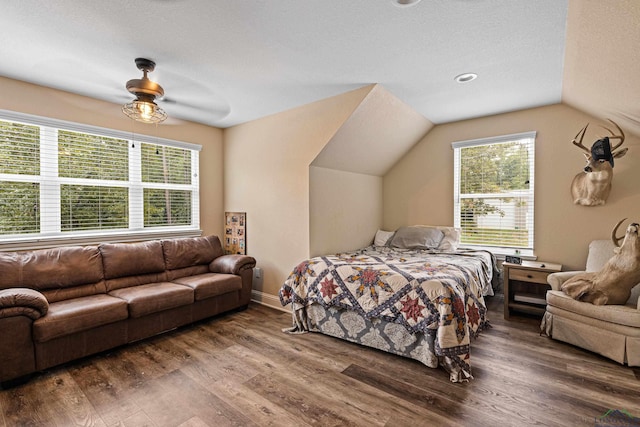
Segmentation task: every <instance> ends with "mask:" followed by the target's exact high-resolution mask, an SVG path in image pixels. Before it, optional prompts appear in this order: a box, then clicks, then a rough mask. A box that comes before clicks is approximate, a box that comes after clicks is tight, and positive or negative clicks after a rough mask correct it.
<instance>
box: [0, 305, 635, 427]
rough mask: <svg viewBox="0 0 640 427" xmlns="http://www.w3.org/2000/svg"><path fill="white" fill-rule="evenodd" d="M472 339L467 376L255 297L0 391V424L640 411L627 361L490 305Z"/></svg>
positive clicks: (570, 419) (387, 420)
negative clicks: (305, 328)
mask: <svg viewBox="0 0 640 427" xmlns="http://www.w3.org/2000/svg"><path fill="white" fill-rule="evenodd" d="M488 304H489V307H490V320H491V323H492V326H493V327H492V328H491V329H488V330H486V331H484V332H483V333H482V335H481V336H480V337H479V338H478V339H476V340H474V341H473V342H472V350H471V363H472V369H473V374H474V377H475V379H474V380H472V381H471V382H469V383H464V384H452V383H450V382H449V376H448V374H447V373H445V372H444V370H442V369H430V368H427V367H425V366H423V365H421V364H420V363H418V362H416V361H413V360H409V359H405V358H401V357H398V356H393V355H389V354H386V353H384V352H380V351H377V350H372V349H368V348H365V347H361V346H358V345H356V344H351V343H347V342H343V341H340V340H338V339H335V338H331V337H327V336H323V335H320V334H315V333H310V334H304V335H287V334H284V333H282V332H280V330H281V329H282V328H284V327H287V326H290V322H291V320H290V314H288V313H284V312H279V311H276V310H273V309H270V308H267V307H263V306H260V305H255V304H253V305H251V306H250V308H249V309H248V310H246V311H244V312H240V313H233V314H228V315H224V316H221V317H217V318H215V319H211V320H209V321H205V322H201V323H198V324H195V325H192V326H189V327H186V328H182V329H179V330H176V331H173V332H170V333H167V334H164V335H161V336H158V337H155V338H152V339H148V340H144V341H142V342H139V343H136V344H134V345H130V346H126V347H123V348H120V349H117V350H114V351H111V352H107V353H103V354H100V355H97V356H93V357H89V358H86V359H83V360H81V361H77V362H74V363H70V364H67V365H65V366H63V367H60V368H57V369H51V370H49V371H47V372H45V373H43V374H40V375H37V376H36V377H34V378H32V379H31V380H30V381H29V382H27V383H26V384H23V385H20V386H17V387H14V388H11V389H8V390H0V426H49V425H50V426H65V427H66V426H75V425H80V426H135V427H141V426H183V427H204V426H216V427H217V426H227V425H234V426H306V425H322V426H325V425H326V426H365V425H366V426H449V425H452V426H453V425H463V426H524V425H553V426H580V425H584V426H593V425H594V420H595V419H596V418H598V417H600V416H601V415H603V414H604V413H605V412H606V411H607V410H609V409H624V410H626V411H627V412H629V413H631V414H633V415H635V416H640V370H638V369H635V368H628V367H623V366H620V365H618V364H617V363H615V362H612V361H609V360H608V359H605V358H602V357H600V356H597V355H594V354H592V353H589V352H586V351H583V350H580V349H578V348H575V347H572V346H570V345H567V344H563V343H560V342H557V341H553V340H550V339H548V338H546V337H542V336H540V335H539V319H537V318H528V317H518V316H512V318H511V320H510V321H505V320H504V319H503V316H502V299H501V297H500V296H497V297H493V298H489V301H488Z"/></svg>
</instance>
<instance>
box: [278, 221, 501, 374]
mask: <svg viewBox="0 0 640 427" xmlns="http://www.w3.org/2000/svg"><path fill="white" fill-rule="evenodd" d="M405 229H411V230H408V231H407V230H405ZM428 229H436V230H440V231H441V234H442V236H441V235H439V234H436V235H435V236H436V238H435V239H431V238H427V237H425V236H426V235H429V234H430V233H431V232H429V231H428ZM452 230H453V231H452ZM447 232H448V233H449V234H451V233H453V234H454V235H455V232H456V230H454V229H452V228H450V227H449V228H445V227H439V228H436V227H415V226H414V227H403V228H400V229H398V230H397V231H396V232H395V233H393V236H392V237H390V238H389V240H387V241H384V240H383V241H380V240H379V239H378V234H376V239H375V241H374V245H371V246H369V247H366V248H363V249H360V250H356V251H352V252H344V253H339V254H335V255H328V256H320V257H314V258H311V259H308V260H305V261H303V262H301V263H300V264H298V265H297V266H296V267H295V268H294V269H293V271H292V272H291V274H290V275H289V277H288V278H287V280H286V281H285V283H284V284H283V285H282V287H281V289H280V292H279V297H280V302H281V303H282V305H283V306H286V305H288V304H291V310H292V316H293V325H292V327H291V328H288V329H286V330H285V331H286V332H289V333H305V332H310V331H311V332H320V333H323V334H327V335H330V336H333V337H337V338H341V339H344V340H347V341H351V342H355V343H359V344H362V345H366V346H369V347H373V348H376V349H379V350H383V351H387V352H390V353H394V354H398V355H402V356H405V357H409V358H411V359H415V360H418V361H420V362H422V363H423V364H424V365H426V366H429V367H432V368H436V367H438V366H442V367H443V368H444V369H445V370H446V371H447V372H448V373H449V376H450V380H451V381H453V382H462V381H468V380H469V379H471V378H473V376H472V375H471V364H470V343H471V339H472V338H475V337H476V336H477V335H478V334H479V333H480V332H481V331H482V330H483V329H485V328H486V327H487V326H488V320H487V316H486V314H487V309H486V305H485V301H484V297H485V296H487V295H493V287H492V281H493V279H495V278H496V268H495V258H494V256H493V255H492V254H491V253H490V252H487V251H475V250H467V249H462V248H457V245H456V244H455V238H454V239H449V242H445V240H446V239H444V238H443V237H444V236H446V233H447ZM378 233H380V232H378ZM407 233H408V234H409V235H410V238H408V239H407V238H405V239H404V240H403V239H398V237H399V236H401V235H403V236H405V237H406V236H407ZM431 234H433V233H431ZM416 235H418V236H419V237H417V238H416ZM458 235H459V234H458ZM416 242H417V243H416ZM452 242H453V244H452ZM381 243H382V244H381Z"/></svg>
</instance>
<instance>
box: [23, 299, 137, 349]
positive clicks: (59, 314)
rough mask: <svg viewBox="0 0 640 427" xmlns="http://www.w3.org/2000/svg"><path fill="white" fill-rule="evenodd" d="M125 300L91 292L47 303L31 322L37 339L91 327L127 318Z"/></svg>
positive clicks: (60, 335)
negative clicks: (44, 309)
mask: <svg viewBox="0 0 640 427" xmlns="http://www.w3.org/2000/svg"><path fill="white" fill-rule="evenodd" d="M128 315H129V314H128V312H127V302H126V301H123V300H121V299H118V298H114V297H111V296H108V295H104V294H102V295H90V296H86V297H80V298H73V299H69V300H64V301H58V302H54V303H51V304H49V311H48V312H47V315H46V316H44V317H41V318H39V319H37V320H36V321H35V322H33V335H34V339H35V341H36V342H46V341H49V340H52V339H54V338H59V337H62V336H65V335H71V334H74V333H76V332H82V331H86V330H89V329H93V328H95V327H98V326H102V325H106V324H108V323H113V322H117V321H119V320H125V319H126V318H127V317H128Z"/></svg>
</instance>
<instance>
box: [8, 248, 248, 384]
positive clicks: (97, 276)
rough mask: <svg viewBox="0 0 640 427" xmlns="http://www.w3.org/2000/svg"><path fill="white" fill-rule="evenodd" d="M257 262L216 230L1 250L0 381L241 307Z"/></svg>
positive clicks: (244, 304) (246, 296)
mask: <svg viewBox="0 0 640 427" xmlns="http://www.w3.org/2000/svg"><path fill="white" fill-rule="evenodd" d="M255 264H256V261H255V259H254V258H252V257H249V256H244V255H223V251H222V247H221V245H220V240H219V239H218V237H216V236H208V237H195V238H182V239H171V240H153V241H148V242H140V243H105V244H100V245H98V246H70V247H62V248H53V249H42V250H34V251H26V252H4V253H2V252H0V382H2V383H4V385H5V386H7V385H10V382H9V381H10V380H14V379H16V378H20V379H22V378H21V377H24V376H25V375H27V374H30V373H33V372H37V371H41V370H43V369H47V368H49V367H52V366H56V365H59V364H61V363H65V362H68V361H70V360H74V359H77V358H80V357H83V356H87V355H90V354H95V353H98V352H101V351H104V350H108V349H111V348H114V347H117V346H120V345H123V344H126V343H130V342H133V341H137V340H140V339H143V338H146V337H149V336H152V335H155V334H159V333H162V332H165V331H168V330H170V329H174V328H177V327H179V326H183V325H186V324H189V323H191V322H194V321H197V320H200V319H204V318H207V317H210V316H213V315H216V314H218V313H222V312H225V311H229V310H234V309H241V308H245V307H246V306H247V305H248V304H249V300H250V298H251V284H252V278H253V267H255Z"/></svg>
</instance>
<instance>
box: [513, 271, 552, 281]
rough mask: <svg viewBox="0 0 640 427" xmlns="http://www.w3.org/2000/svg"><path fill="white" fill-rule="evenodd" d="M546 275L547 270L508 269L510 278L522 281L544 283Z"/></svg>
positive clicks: (547, 273)
mask: <svg viewBox="0 0 640 427" xmlns="http://www.w3.org/2000/svg"><path fill="white" fill-rule="evenodd" d="M548 275H549V272H547V271H532V270H520V269H517V268H510V269H509V279H510V280H520V281H523V282H533V283H543V284H546V283H547V276H548Z"/></svg>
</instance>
